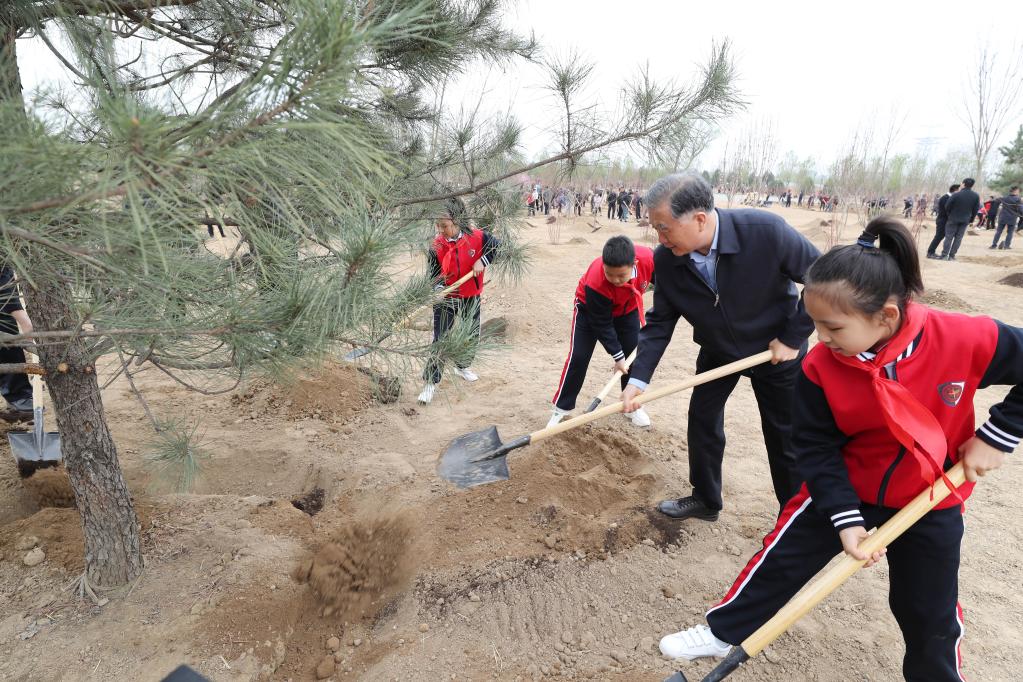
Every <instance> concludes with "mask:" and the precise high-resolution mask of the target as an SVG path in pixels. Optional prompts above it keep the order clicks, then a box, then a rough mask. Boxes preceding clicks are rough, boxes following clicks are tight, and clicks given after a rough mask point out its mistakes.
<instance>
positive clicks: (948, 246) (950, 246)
mask: <svg viewBox="0 0 1023 682" xmlns="http://www.w3.org/2000/svg"><path fill="white" fill-rule="evenodd" d="M968 226H969V223H962V222H959V223H957V222H954V221H952V220H950V221H948V223H946V224H945V244H944V245H943V246H942V247H941V257H942V258H945V257H948V258H955V257H956V254H957V253H958V252H959V245H960V244H962V243H963V236H964V235H965V234H966V228H967V227H968Z"/></svg>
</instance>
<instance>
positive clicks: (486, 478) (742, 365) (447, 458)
mask: <svg viewBox="0 0 1023 682" xmlns="http://www.w3.org/2000/svg"><path fill="white" fill-rule="evenodd" d="M770 359H771V351H769V350H765V351H764V352H762V353H757V354H756V355H751V356H750V357H748V358H744V359H742V360H736V361H735V362H730V363H728V364H727V365H722V366H721V367H717V368H715V369H712V370H710V371H709V372H701V373H700V374H697V375H695V376H692V377H690V378H689V379H686V380H685V381H680V382H678V383H675V384H669V385H668V386H662V387H660V388H656V389H651V390H649V391H646V392H645V393H643V394H642V395H640V396H639V397H637V398H636V401H635V402H637V403H638V404H640V405H643V404H645V403H648V402H650V401H651V400H657V399H658V398H663V397H664V396H666V395H671V394H672V393H678V392H679V391H682V390H685V389H687V388H691V387H693V386H699V385H700V384H705V383H707V382H709V381H714V380H715V379H720V378H721V377H726V376H728V375H729V374H735V373H736V372H742V371H745V370H747V369H749V368H750V367H755V366H756V365H760V364H762V363H765V362H768V361H769V360H770ZM621 411H622V403H621V402H617V403H613V404H611V405H608V406H606V407H602V408H600V409H599V410H595V411H593V412H589V413H587V414H581V415H579V416H578V417H576V418H574V419H569V420H568V421H563V422H561V423H560V424H557V425H555V426H550V427H548V428H546V429H541V430H539V431H534V432H533V433H530V434H527V435H525V436H521V437H520V438H516V439H515V440H513V441H511V442H510V443H502V442H501V436H500V435H498V433H497V427H496V426H491V427H489V428H487V429H483V430H482V431H474V432H473V433H467V434H464V435H461V436H459V437H458V438H456V439H454V440H453V441H451V444H450V445H448V449H447V450H445V451H444V454H443V455H441V458H440V462H439V463H438V464H437V473H438V474H440V477H441V478H443V479H445V480H447V481H451V482H452V483H454V484H455V485H457V486H458V487H459V488H471V487H473V486H477V485H483V484H484V483H493V482H494V481H507V480H508V477H509V474H508V457H507V455H508V453H509V452H511V451H512V450H515V449H516V448H521V447H524V446H526V445H529V444H530V443H536V442H538V441H541V440H544V439H545V438H550V437H551V436H556V435H558V434H559V433H562V432H564V431H569V430H571V429H574V428H577V427H580V426H582V425H583V424H589V423H590V422H592V421H596V420H597V419H600V418H602V417H606V416H607V415H609V414H615V413H618V412H621Z"/></svg>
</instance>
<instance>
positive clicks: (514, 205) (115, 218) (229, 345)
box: [0, 0, 738, 588]
mask: <svg viewBox="0 0 1023 682" xmlns="http://www.w3.org/2000/svg"><path fill="white" fill-rule="evenodd" d="M501 11H502V3H501V2H498V1H497V0H465V1H461V2H456V1H454V0H423V1H422V2H418V3H409V2H398V1H396V0H392V1H390V2H388V1H383V2H382V1H380V0H327V1H325V0H22V1H21V2H16V3H13V4H11V3H6V4H5V5H4V7H2V8H0V37H2V42H0V148H3V149H4V154H3V155H2V156H0V230H2V234H3V241H2V245H0V249H2V256H3V259H4V262H6V263H9V264H11V265H12V266H13V267H14V269H15V271H16V272H17V274H18V278H19V282H20V285H21V291H22V294H23V296H24V298H25V300H26V304H27V305H26V307H27V309H28V310H29V312H30V314H31V315H32V317H33V319H34V322H35V327H36V328H35V330H34V331H33V332H32V333H30V334H24V335H13V336H11V335H7V336H0V342H3V343H19V344H22V345H28V344H34V345H35V347H36V348H37V349H38V353H39V356H40V362H41V364H42V365H43V367H44V369H45V371H46V374H47V378H48V387H49V392H50V397H51V399H52V402H53V405H54V410H55V416H56V422H57V426H58V428H59V430H60V432H61V436H62V439H63V442H64V457H65V461H66V465H67V469H68V474H69V477H70V480H71V484H72V487H73V488H74V490H75V494H76V498H77V502H78V507H79V510H80V512H81V515H82V519H83V525H84V528H85V545H86V547H85V553H86V557H85V558H86V573H85V575H84V576H83V582H82V585H83V588H89V587H90V586H115V585H122V584H125V583H126V582H128V581H131V580H133V579H135V578H136V577H137V576H138V575H139V574H140V572H141V569H142V555H141V550H140V545H139V534H138V527H137V519H136V516H135V513H134V510H133V507H132V501H131V498H130V495H129V493H128V490H127V487H126V486H125V484H124V480H123V477H122V475H121V470H120V467H119V465H118V461H117V452H116V448H115V445H114V442H113V439H112V438H111V436H110V432H109V429H108V427H107V423H106V420H105V417H104V414H103V405H102V399H101V391H100V386H99V384H98V381H97V378H96V372H95V363H96V360H97V358H99V357H100V356H103V355H108V354H113V356H115V357H117V358H118V359H119V360H120V363H121V367H120V373H123V374H126V375H128V376H129V377H130V376H131V374H132V373H133V372H136V371H138V368H139V367H142V366H152V367H155V368H156V369H158V370H159V371H162V372H164V373H166V374H168V375H169V376H171V377H173V378H174V379H175V380H176V381H178V382H180V383H182V384H184V385H186V386H188V387H189V388H192V389H195V390H203V391H213V390H224V388H223V387H224V386H225V383H226V385H227V386H228V387H232V386H233V385H236V384H237V382H238V381H240V380H241V377H242V374H243V373H245V372H253V371H275V370H276V371H280V370H282V369H284V368H287V367H289V366H292V365H294V364H295V363H296V362H300V361H303V362H309V361H317V360H323V359H325V358H327V357H330V356H332V355H334V354H336V353H338V351H340V352H344V351H345V350H347V349H348V348H349V347H350V345H353V344H355V345H363V344H366V343H367V342H372V340H374V339H379V338H380V337H381V336H383V334H384V332H395V333H394V334H392V335H391V336H390V337H389V338H388V339H387V340H386V341H380V342H378V343H376V345H375V347H376V348H378V351H379V353H378V354H379V356H380V357H381V358H383V359H385V360H386V361H388V362H390V363H391V371H393V372H397V373H399V374H401V373H409V372H411V371H412V370H413V369H415V368H417V367H418V366H420V365H421V364H422V363H424V362H426V361H428V360H429V359H431V358H435V357H437V356H442V357H444V358H446V359H457V358H458V357H459V355H461V354H464V353H466V352H468V351H469V350H470V349H471V348H472V345H473V344H475V343H476V340H475V339H474V338H472V334H471V333H470V328H469V326H468V325H463V326H461V327H456V332H455V333H453V334H452V335H450V336H449V337H448V338H446V339H445V340H444V341H443V342H442V343H440V344H429V343H427V342H426V341H424V340H423V339H422V338H421V335H420V336H417V335H415V334H414V333H412V332H407V331H403V330H401V329H395V323H396V321H397V320H399V319H401V318H403V317H405V316H406V315H407V314H408V312H409V311H411V310H413V309H415V308H417V307H419V306H421V305H423V304H424V303H428V302H429V301H430V297H431V295H432V294H431V292H432V284H433V283H432V282H431V281H430V279H429V277H428V276H427V275H426V274H420V275H415V276H411V277H400V278H396V277H394V276H393V275H394V267H395V263H396V262H399V261H400V260H401V259H407V258H408V256H409V254H410V253H411V254H419V253H422V252H423V250H424V248H425V245H426V243H427V242H428V236H429V235H430V234H432V222H433V217H434V216H435V215H436V214H437V212H438V209H439V204H440V202H442V201H444V200H445V199H447V198H449V197H453V196H463V197H465V198H466V200H467V203H468V205H469V207H470V212H471V214H472V216H473V218H474V219H475V220H476V222H477V223H478V224H479V225H481V226H483V227H484V228H485V229H489V230H494V231H495V232H497V233H499V235H500V236H501V237H502V240H503V244H504V247H503V252H502V254H501V258H500V259H498V261H497V263H495V266H496V265H498V264H502V263H503V267H504V269H505V274H507V275H509V276H514V275H516V274H518V273H521V271H522V269H523V268H524V267H525V265H526V264H527V263H528V252H527V250H526V248H525V247H524V245H522V244H520V243H519V241H518V239H517V235H516V231H515V228H514V220H513V219H514V217H515V215H516V213H517V212H518V211H519V208H520V207H519V205H518V204H519V203H520V202H519V194H518V192H517V191H515V188H511V187H509V185H508V184H507V182H506V181H507V180H508V179H509V178H514V177H515V176H516V175H518V174H520V173H522V172H524V171H529V170H531V169H533V168H540V167H542V166H547V165H551V164H560V165H561V166H562V168H563V169H564V170H565V171H566V172H571V171H572V169H573V168H574V167H576V166H578V164H579V163H580V162H582V161H583V160H584V159H585V158H586V155H587V154H591V153H593V152H596V151H598V150H601V149H604V148H606V147H608V146H609V145H613V144H625V145H640V146H641V145H643V144H646V143H648V142H649V141H650V140H651V139H653V138H655V137H658V136H659V137H660V138H662V141H664V142H669V141H670V136H671V135H672V130H675V129H678V128H679V126H678V121H680V120H683V119H684V120H687V121H692V122H694V123H695V122H707V121H711V120H713V119H716V118H718V117H721V116H724V115H727V114H728V112H729V111H731V110H732V109H733V108H734V107H735V106H737V105H738V100H737V98H736V95H735V92H734V90H733V86H732V83H733V80H734V74H733V70H732V65H731V59H730V54H729V46H728V45H727V43H725V44H722V45H719V46H716V47H714V48H713V49H712V52H711V57H710V60H709V62H708V64H707V65H706V67H705V68H704V70H703V72H702V73H701V74H699V75H698V77H697V79H696V81H695V82H694V83H693V84H691V85H670V84H669V85H665V84H657V83H654V82H652V81H650V79H649V78H646V77H645V76H642V75H641V77H640V78H638V79H637V80H636V81H635V82H634V83H633V84H632V85H630V86H629V87H627V88H625V89H624V90H623V92H622V98H621V102H619V103H616V104H617V105H618V106H617V108H616V109H615V111H616V112H617V113H616V114H614V115H610V114H608V115H598V114H596V113H595V111H596V110H595V108H594V107H592V106H591V105H590V104H588V103H578V102H577V101H576V100H577V99H578V97H579V92H580V89H579V88H578V87H576V84H577V83H579V82H581V81H582V80H584V79H585V77H586V75H587V74H586V73H584V72H581V71H579V70H578V69H577V66H576V65H573V64H564V63H562V64H559V63H557V62H549V64H550V66H551V76H552V83H553V85H552V88H553V89H554V90H555V92H556V93H560V94H559V97H560V98H561V100H562V102H563V105H564V108H565V111H566V119H567V122H566V126H565V128H564V130H563V131H562V133H563V138H562V140H561V141H560V142H559V149H558V150H557V151H556V153H554V154H553V155H552V156H551V157H549V158H545V159H540V160H538V161H534V162H529V163H527V162H525V161H523V160H522V157H521V151H520V137H521V134H522V127H521V126H520V125H519V124H518V123H517V122H516V121H514V120H512V119H510V118H507V119H503V120H488V121H483V120H481V119H480V117H478V116H476V115H472V114H470V115H464V116H450V115H447V114H446V113H445V112H444V111H443V107H442V106H438V105H437V104H435V102H436V101H437V99H438V93H442V92H443V86H444V84H445V83H446V82H447V80H448V79H449V78H453V77H456V76H457V75H458V74H459V73H461V72H463V71H465V70H466V69H468V68H469V67H470V66H471V65H473V64H476V63H479V62H480V61H483V62H491V63H492V62H502V61H507V60H511V59H527V60H537V59H539V58H540V56H539V53H538V46H537V45H536V44H535V42H534V41H533V40H532V39H531V38H528V37H523V36H519V35H516V34H514V33H512V32H509V31H508V30H506V29H505V28H503V27H502V25H501ZM31 37H35V38H37V39H39V40H41V41H43V42H44V43H45V45H46V46H47V47H48V48H49V49H50V50H52V51H53V53H54V54H56V55H57V56H58V58H59V59H60V61H61V63H62V64H63V65H64V67H65V68H66V69H67V72H68V73H69V74H71V77H72V78H73V79H74V81H75V86H74V88H73V89H72V90H71V91H62V90H61V89H60V88H59V87H57V86H56V85H55V86H54V87H52V88H50V89H46V90H43V91H39V92H36V93H33V97H32V98H30V99H29V100H28V101H25V100H24V97H23V94H22V86H21V82H20V79H19V72H18V62H17V52H16V46H17V40H18V39H22V38H31ZM207 224H222V225H225V224H226V225H231V226H234V227H236V229H237V230H238V232H239V233H240V235H241V242H240V243H239V246H238V248H237V249H235V251H234V253H232V254H230V255H229V256H227V257H220V256H217V255H214V254H213V253H211V252H210V251H209V250H208V249H207V248H206V246H205V242H204V239H203V237H204V236H205V227H204V225H207ZM459 330H460V331H459ZM449 366H450V365H449ZM183 431H187V429H185V430H183ZM165 435H166V434H165ZM179 445H180V444H179ZM170 449H171V450H175V451H178V452H182V453H186V454H187V453H188V452H191V448H189V447H177V446H174V447H171V448H170Z"/></svg>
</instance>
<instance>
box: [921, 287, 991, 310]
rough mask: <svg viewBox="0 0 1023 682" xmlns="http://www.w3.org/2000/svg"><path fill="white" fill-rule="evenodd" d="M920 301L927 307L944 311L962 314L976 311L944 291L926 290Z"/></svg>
mask: <svg viewBox="0 0 1023 682" xmlns="http://www.w3.org/2000/svg"><path fill="white" fill-rule="evenodd" d="M920 301H921V302H922V303H925V304H927V305H929V306H934V307H935V308H943V309H944V310H955V311H958V312H963V313H972V312H975V311H976V310H977V309H976V308H974V307H973V306H972V305H970V304H969V303H967V302H966V301H964V300H963V299H961V298H959V297H958V296H956V295H955V294H953V293H949V292H948V291H945V290H944V289H928V290H927V292H926V293H924V295H923V296H922V297H921V298H920Z"/></svg>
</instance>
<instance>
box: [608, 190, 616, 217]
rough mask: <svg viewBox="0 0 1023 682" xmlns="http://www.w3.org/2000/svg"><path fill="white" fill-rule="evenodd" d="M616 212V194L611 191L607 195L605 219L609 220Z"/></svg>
mask: <svg viewBox="0 0 1023 682" xmlns="http://www.w3.org/2000/svg"><path fill="white" fill-rule="evenodd" d="M617 211H618V193H617V192H615V191H614V190H613V189H612V190H609V191H608V193H607V219H608V220H611V219H612V218H614V217H615V213H616V212H617Z"/></svg>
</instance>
